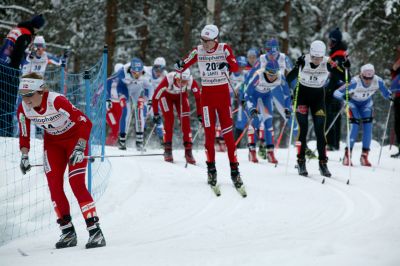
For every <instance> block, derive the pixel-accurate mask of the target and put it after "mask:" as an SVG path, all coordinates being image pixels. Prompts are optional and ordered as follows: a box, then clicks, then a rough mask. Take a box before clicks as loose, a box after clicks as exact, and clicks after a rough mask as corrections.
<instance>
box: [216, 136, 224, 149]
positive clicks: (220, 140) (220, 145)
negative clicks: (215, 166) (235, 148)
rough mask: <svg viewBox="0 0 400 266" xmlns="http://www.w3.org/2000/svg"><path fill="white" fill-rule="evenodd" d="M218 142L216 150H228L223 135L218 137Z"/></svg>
mask: <svg viewBox="0 0 400 266" xmlns="http://www.w3.org/2000/svg"><path fill="white" fill-rule="evenodd" d="M216 141H217V144H216V146H217V147H216V150H217V151H218V152H226V145H225V140H224V138H223V137H217V138H216Z"/></svg>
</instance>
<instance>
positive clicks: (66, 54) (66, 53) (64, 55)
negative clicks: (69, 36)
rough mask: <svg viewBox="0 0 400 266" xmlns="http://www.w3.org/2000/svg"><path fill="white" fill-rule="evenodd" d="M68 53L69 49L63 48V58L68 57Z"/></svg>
mask: <svg viewBox="0 0 400 266" xmlns="http://www.w3.org/2000/svg"><path fill="white" fill-rule="evenodd" d="M69 54H70V50H69V49H65V50H64V54H63V58H64V59H67V58H68V57H69Z"/></svg>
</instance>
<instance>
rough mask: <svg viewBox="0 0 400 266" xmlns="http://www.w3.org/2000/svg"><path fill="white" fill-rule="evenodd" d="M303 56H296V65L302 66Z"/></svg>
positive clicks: (303, 62)
mask: <svg viewBox="0 0 400 266" xmlns="http://www.w3.org/2000/svg"><path fill="white" fill-rule="evenodd" d="M304 58H305V55H301V56H300V57H299V58H297V61H296V67H300V66H304V64H305V63H306V61H305V59H304Z"/></svg>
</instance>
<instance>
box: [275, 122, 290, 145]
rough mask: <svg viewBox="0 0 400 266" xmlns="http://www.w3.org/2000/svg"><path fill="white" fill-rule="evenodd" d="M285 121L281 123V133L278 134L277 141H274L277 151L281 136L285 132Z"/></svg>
mask: <svg viewBox="0 0 400 266" xmlns="http://www.w3.org/2000/svg"><path fill="white" fill-rule="evenodd" d="M287 121H288V120H287V119H285V122H283V126H282V128H281V132H280V133H279V137H278V139H277V140H276V145H275V146H276V147H277V148H278V149H279V145H280V144H281V140H282V136H283V131H285V127H286V124H287Z"/></svg>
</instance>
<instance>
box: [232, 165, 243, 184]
mask: <svg viewBox="0 0 400 266" xmlns="http://www.w3.org/2000/svg"><path fill="white" fill-rule="evenodd" d="M230 165H231V179H232V182H233V184H234V185H235V188H237V189H238V188H241V187H242V186H243V181H242V179H241V178H240V172H239V163H230Z"/></svg>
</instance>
